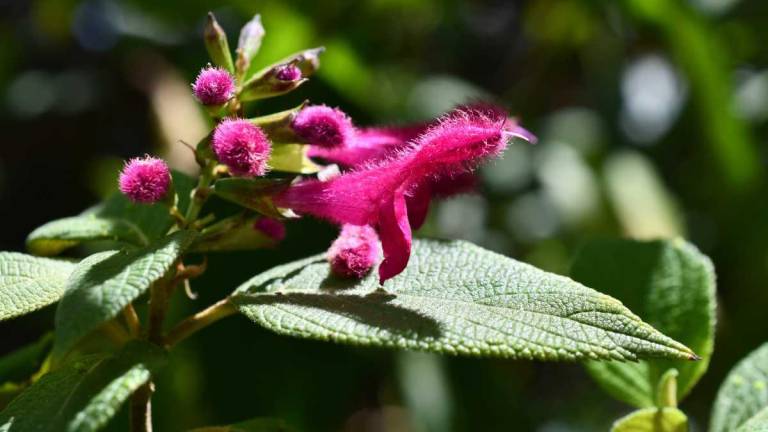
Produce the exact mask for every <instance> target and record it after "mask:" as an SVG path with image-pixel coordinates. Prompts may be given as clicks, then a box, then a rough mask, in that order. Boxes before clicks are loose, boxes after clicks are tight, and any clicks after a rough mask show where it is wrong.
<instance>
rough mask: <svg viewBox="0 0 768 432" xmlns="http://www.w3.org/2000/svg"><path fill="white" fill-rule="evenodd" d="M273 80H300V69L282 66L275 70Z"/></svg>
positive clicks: (288, 65)
mask: <svg viewBox="0 0 768 432" xmlns="http://www.w3.org/2000/svg"><path fill="white" fill-rule="evenodd" d="M275 69H276V70H275V78H277V79H278V80H280V81H288V82H292V81H298V80H300V79H301V69H299V67H298V66H296V65H292V64H284V65H282V66H278V67H277V68H275Z"/></svg>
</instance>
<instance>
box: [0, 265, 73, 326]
mask: <svg viewBox="0 0 768 432" xmlns="http://www.w3.org/2000/svg"><path fill="white" fill-rule="evenodd" d="M74 268H75V264H73V263H70V262H67V261H60V260H53V259H49V258H37V257H33V256H29V255H25V254H20V253H15V252H0V321H2V320H6V319H9V318H13V317H17V316H19V315H24V314H27V313H29V312H32V311H36V310H38V309H40V308H43V307H45V306H48V305H49V304H52V303H55V302H57V301H58V300H59V299H60V298H61V296H62V295H63V294H64V287H65V286H66V282H67V278H68V277H69V275H70V273H72V270H73V269H74Z"/></svg>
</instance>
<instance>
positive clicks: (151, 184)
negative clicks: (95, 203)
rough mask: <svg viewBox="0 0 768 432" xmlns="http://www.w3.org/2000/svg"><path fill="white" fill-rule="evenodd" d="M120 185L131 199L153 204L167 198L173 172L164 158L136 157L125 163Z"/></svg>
mask: <svg viewBox="0 0 768 432" xmlns="http://www.w3.org/2000/svg"><path fill="white" fill-rule="evenodd" d="M119 186H120V192H122V193H123V194H124V195H125V196H127V197H128V198H129V199H130V200H131V201H133V202H136V203H143V204H151V203H155V202H158V201H160V200H162V199H163V198H165V195H166V194H167V193H168V189H169V188H170V186H171V173H170V171H169V170H168V165H166V163H165V161H163V160H162V159H158V158H153V157H150V156H146V157H144V158H143V159H142V158H135V159H131V160H129V161H128V162H127V163H126V164H125V167H124V168H123V171H122V172H121V173H120V181H119Z"/></svg>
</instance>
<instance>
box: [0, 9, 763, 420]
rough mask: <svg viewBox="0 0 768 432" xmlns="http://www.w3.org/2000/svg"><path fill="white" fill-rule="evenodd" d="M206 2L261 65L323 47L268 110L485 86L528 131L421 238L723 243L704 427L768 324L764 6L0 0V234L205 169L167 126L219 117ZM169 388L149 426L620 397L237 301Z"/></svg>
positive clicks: (287, 253) (591, 410)
mask: <svg viewBox="0 0 768 432" xmlns="http://www.w3.org/2000/svg"><path fill="white" fill-rule="evenodd" d="M208 10H212V11H214V12H215V13H216V16H217V17H218V19H219V22H220V23H221V24H222V26H223V27H224V28H225V29H226V30H227V31H228V33H229V36H230V44H231V45H234V44H236V42H235V40H236V37H237V33H238V31H239V28H240V26H241V25H242V24H243V23H244V22H245V21H247V20H248V19H249V18H250V17H251V16H252V15H253V14H254V13H261V14H262V18H263V22H264V25H265V27H266V30H267V36H266V38H265V40H264V45H263V47H262V50H261V53H260V55H259V57H258V60H257V61H258V62H261V63H264V64H268V63H271V62H272V61H274V60H276V59H278V58H280V57H282V56H284V55H286V54H289V53H290V52H293V51H296V50H299V49H303V48H309V47H312V46H318V45H324V46H326V47H327V51H326V52H325V54H324V55H323V56H322V59H321V64H322V66H321V69H320V72H319V73H318V75H317V76H316V77H315V78H314V79H312V80H311V81H310V83H308V84H307V85H305V86H303V87H301V88H300V89H299V90H298V91H296V92H294V93H292V94H291V95H289V96H287V97H283V98H279V99H277V100H274V101H268V102H265V103H263V104H262V105H259V106H258V107H256V110H255V113H258V112H263V113H268V112H270V111H272V110H276V109H283V108H287V107H290V106H293V105H295V104H296V103H298V102H299V101H301V100H303V99H310V100H311V101H313V102H317V103H320V102H323V103H326V104H330V105H335V106H339V107H341V108H342V109H343V110H345V111H346V112H348V113H349V114H350V115H351V116H352V117H353V119H354V120H355V122H356V123H357V124H360V125H369V124H380V123H385V124H397V123H402V122H408V121H418V120H424V119H427V118H431V117H434V116H436V115H437V114H439V113H441V112H443V111H445V110H447V109H449V108H451V107H452V106H453V105H455V104H457V103H462V102H466V101H471V100H476V99H490V100H496V101H498V102H499V103H501V104H503V105H504V106H506V107H508V108H509V109H510V111H511V112H513V113H515V114H516V115H518V116H519V117H520V118H521V120H522V122H523V124H524V125H525V126H526V127H527V128H528V129H530V130H531V131H533V132H534V133H535V134H537V135H538V136H539V138H540V142H539V144H537V145H536V146H530V145H527V144H522V143H516V144H514V145H512V146H510V148H509V150H508V151H507V152H506V154H505V156H504V158H503V159H501V160H498V161H494V162H492V163H490V164H489V165H488V166H487V167H485V169H484V170H483V171H482V173H481V174H482V178H483V185H482V189H483V194H482V195H473V196H464V197H459V198H455V199H452V200H450V201H446V202H443V203H440V204H439V205H436V206H434V207H433V208H432V211H431V213H430V218H429V222H428V224H427V225H426V226H425V228H423V229H422V230H421V232H420V234H421V235H430V236H440V237H450V238H464V239H468V240H471V241H473V242H476V243H478V244H480V245H482V246H484V247H486V248H489V249H492V250H495V251H499V252H501V253H504V254H506V255H509V256H512V257H515V258H517V259H521V260H524V261H527V262H530V263H533V264H535V265H537V266H539V267H541V268H543V269H546V270H550V271H554V272H558V273H563V274H568V272H569V267H570V263H571V261H572V259H573V257H574V256H575V254H576V252H577V251H578V248H579V246H580V245H581V244H583V243H584V242H585V241H587V240H589V239H591V238H594V237H600V236H612V235H625V236H631V237H635V238H643V239H645V238H656V237H671V236H685V237H686V238H689V239H690V240H691V241H692V242H693V243H695V244H696V245H697V246H698V247H699V248H701V249H702V250H703V251H704V252H705V253H707V254H708V255H710V256H711V257H712V259H713V260H714V262H715V267H716V270H717V273H718V285H719V286H718V289H719V298H718V300H719V311H718V317H719V323H718V334H717V340H716V348H715V354H714V357H713V359H712V364H711V367H710V370H709V372H708V374H707V375H706V376H705V378H704V379H703V380H702V381H701V382H700V384H699V385H698V386H697V387H696V388H695V389H694V391H693V393H692V395H691V396H690V397H689V398H688V399H686V400H685V401H684V403H683V404H682V409H683V410H684V411H686V412H687V413H689V414H690V415H691V417H692V422H693V428H694V430H703V429H704V427H705V426H706V422H707V419H708V417H709V408H710V405H711V403H712V400H713V398H714V394H715V391H716V389H717V387H718V385H719V383H720V382H721V381H722V379H723V377H724V375H725V373H726V372H727V371H728V370H729V369H730V367H731V366H732V365H733V364H734V363H735V362H736V361H737V360H738V359H739V358H741V357H743V356H744V355H745V354H746V353H747V352H749V351H750V350H752V349H753V348H755V347H756V346H757V345H758V344H760V343H761V342H763V341H765V340H767V339H768V329H766V319H765V317H766V312H765V311H766V308H767V307H768V289H767V287H766V285H768V282H766V281H768V241H766V240H768V200H766V193H765V190H766V175H765V172H764V171H765V170H764V167H765V142H766V139H768V122H767V121H766V120H768V43H766V41H768V26H766V25H765V23H766V19H768V2H765V1H761V0H620V1H607V0H606V1H599V0H539V1H503V0H499V1H459V0H446V1H437V0H372V1H346V2H345V1H317V0H314V1H313V0H307V1H287V0H282V1H261V0H248V1H245V0H235V1H229V2H203V1H189V0H164V1H153V0H134V1H124V2H120V1H117V0H86V1H77V0H19V1H15V0H0V128H1V130H2V144H0V224H1V225H2V230H0V249H2V250H22V249H23V247H24V238H25V236H26V234H27V233H28V232H29V231H31V230H32V229H33V228H35V227H36V226H38V225H40V224H42V223H44V222H46V221H48V220H51V219H54V218H58V217H63V216H68V215H72V214H76V213H78V212H79V211H81V210H82V209H83V208H85V207H86V206H89V205H91V204H93V203H94V202H96V201H97V200H98V199H99V198H100V197H102V196H104V195H105V194H107V193H109V192H110V191H112V190H114V188H115V176H116V170H117V169H119V167H120V165H121V160H122V159H124V158H127V157H131V156H137V155H141V154H144V153H147V152H153V153H159V154H162V155H164V156H165V157H167V158H168V159H169V160H171V162H172V165H174V166H175V167H177V168H179V169H182V170H187V171H190V170H194V162H193V160H192V159H191V157H190V155H189V154H188V151H186V150H185V148H184V147H183V146H181V145H180V144H178V140H184V141H186V142H191V143H194V142H196V141H197V140H198V139H199V138H201V137H202V136H204V135H205V134H206V133H207V131H208V129H209V128H210V125H209V124H208V123H207V120H206V117H205V115H204V113H203V112H202V111H201V110H200V108H199V107H198V106H197V105H196V104H195V102H194V100H193V99H192V96H191V92H190V91H189V84H188V83H189V82H190V81H191V80H193V79H194V77H195V75H196V73H197V71H198V70H199V69H200V68H201V67H202V66H204V65H205V63H206V62H207V55H206V53H205V50H204V47H203V44H202V41H201V34H202V25H203V22H204V16H205V13H206V12H207V11H208ZM333 237H334V228H333V227H330V226H328V225H324V224H322V223H319V222H314V221H311V220H306V221H300V222H297V223H292V224H291V225H290V226H289V234H288V238H287V240H286V242H285V244H284V247H282V248H280V249H279V250H278V251H266V252H265V251H257V252H251V253H237V254H221V255H216V256H211V260H210V261H211V262H210V266H209V269H210V270H209V271H208V273H206V274H205V276H204V277H203V278H201V279H199V280H197V281H194V283H193V289H194V290H195V291H197V292H199V294H200V298H199V299H198V300H195V301H192V300H189V299H186V298H184V297H183V296H179V298H178V299H177V304H178V305H179V307H178V310H176V311H175V312H174V313H175V315H176V316H177V317H179V316H181V315H182V314H186V313H189V312H191V311H194V310H197V309H199V308H200V307H201V306H202V305H205V304H208V303H210V302H212V301H214V300H217V299H219V298H221V297H223V296H224V295H226V294H227V293H229V292H230V291H231V289H233V288H234V287H235V286H236V285H237V284H239V283H240V282H242V281H244V280H246V279H247V278H248V277H250V276H251V275H253V274H255V273H257V272H259V271H261V270H263V269H266V268H268V267H270V266H273V265H275V264H277V263H281V262H284V261H287V260H289V259H294V258H298V257H301V256H304V255H307V254H310V253H316V252H319V251H322V250H324V249H325V248H326V247H327V246H328V244H329V243H330V241H331V240H332V239H333ZM52 324H53V310H52V308H48V309H46V310H43V311H40V312H37V313H35V314H32V315H29V316H27V317H24V318H20V319H16V320H13V321H11V322H4V323H2V324H0V335H2V337H0V354H2V353H6V352H9V351H11V350H13V349H15V348H18V347H20V346H22V345H24V344H26V343H29V342H32V341H34V340H36V339H37V338H38V337H39V336H40V335H41V334H43V333H44V332H45V331H46V330H47V329H50V328H52ZM158 389H159V391H158V393H157V394H156V396H155V399H154V407H155V418H156V428H157V430H160V431H179V430H185V429H186V428H189V427H193V426H201V425H206V424H226V423H231V422H235V421H239V420H245V419H247V418H250V417H254V416H257V415H274V416H279V417H283V418H285V419H287V420H288V421H289V422H290V423H291V424H293V425H295V426H297V427H298V428H299V429H300V430H307V431H337V430H344V431H478V430H483V431H511V430H520V431H527V430H530V431H542V432H545V431H546V432H555V431H558V432H560V431H593V430H607V427H608V425H609V424H610V422H611V421H612V420H614V419H615V418H617V417H619V416H620V415H622V414H624V413H626V412H628V411H629V408H628V407H626V406H623V405H621V404H619V403H618V402H614V401H612V400H611V399H610V398H609V397H608V396H607V395H606V394H604V393H603V392H601V391H600V390H599V389H598V388H597V386H596V385H595V384H594V383H592V382H591V381H590V380H589V378H588V377H587V375H586V374H585V372H584V371H583V370H582V368H581V367H580V366H579V365H578V364H544V363H536V362H522V361H521V362H518V361H502V360H477V359H467V358H446V357H437V356H431V355H425V354H419V353H403V352H393V351H388V350H376V349H360V348H351V347H346V346H339V345H330V344H323V343H318V342H309V341H303V340H294V339H288V338H283V337H278V336H276V335H273V334H271V333H269V332H267V331H264V330H261V329H259V328H257V327H255V326H253V325H252V324H251V323H250V322H248V321H247V320H246V319H245V318H241V317H235V318H230V319H228V320H225V321H223V322H222V323H220V324H218V325H216V326H214V327H211V328H209V329H207V330H205V331H203V332H202V333H201V334H199V335H198V336H197V337H195V338H193V339H191V340H190V341H188V342H185V343H184V344H183V345H182V346H181V347H180V349H179V350H178V351H176V352H175V353H174V354H173V358H172V361H171V364H170V365H169V367H168V368H167V369H165V371H164V373H163V374H162V376H161V377H160V379H159V382H158ZM123 417H126V416H125V413H123ZM123 420H124V419H123ZM123 425H124V423H122V422H121V421H120V420H116V421H113V423H112V425H111V428H112V429H114V430H122V429H123Z"/></svg>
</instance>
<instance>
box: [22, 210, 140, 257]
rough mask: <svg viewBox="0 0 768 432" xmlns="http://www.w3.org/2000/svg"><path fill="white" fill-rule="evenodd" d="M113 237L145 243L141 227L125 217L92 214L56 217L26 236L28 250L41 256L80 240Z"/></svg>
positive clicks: (63, 248) (132, 242)
mask: <svg viewBox="0 0 768 432" xmlns="http://www.w3.org/2000/svg"><path fill="white" fill-rule="evenodd" d="M93 240H112V241H116V242H124V243H128V244H132V245H135V246H143V245H146V244H147V243H148V241H147V238H146V237H145V236H144V234H143V233H142V232H141V230H140V229H139V228H138V227H137V226H136V225H134V224H133V223H131V222H129V221H127V220H125V219H113V218H104V217H99V216H97V215H94V214H88V215H83V216H74V217H68V218H64V219H58V220H55V221H52V222H48V223H47V224H45V225H43V226H41V227H39V228H37V229H36V230H34V231H32V233H31V234H30V235H29V237H27V250H29V252H30V253H32V254H35V255H41V256H53V255H58V254H60V253H61V252H63V251H65V250H67V249H69V248H71V247H73V246H76V245H78V244H80V243H81V242H83V241H93Z"/></svg>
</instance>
